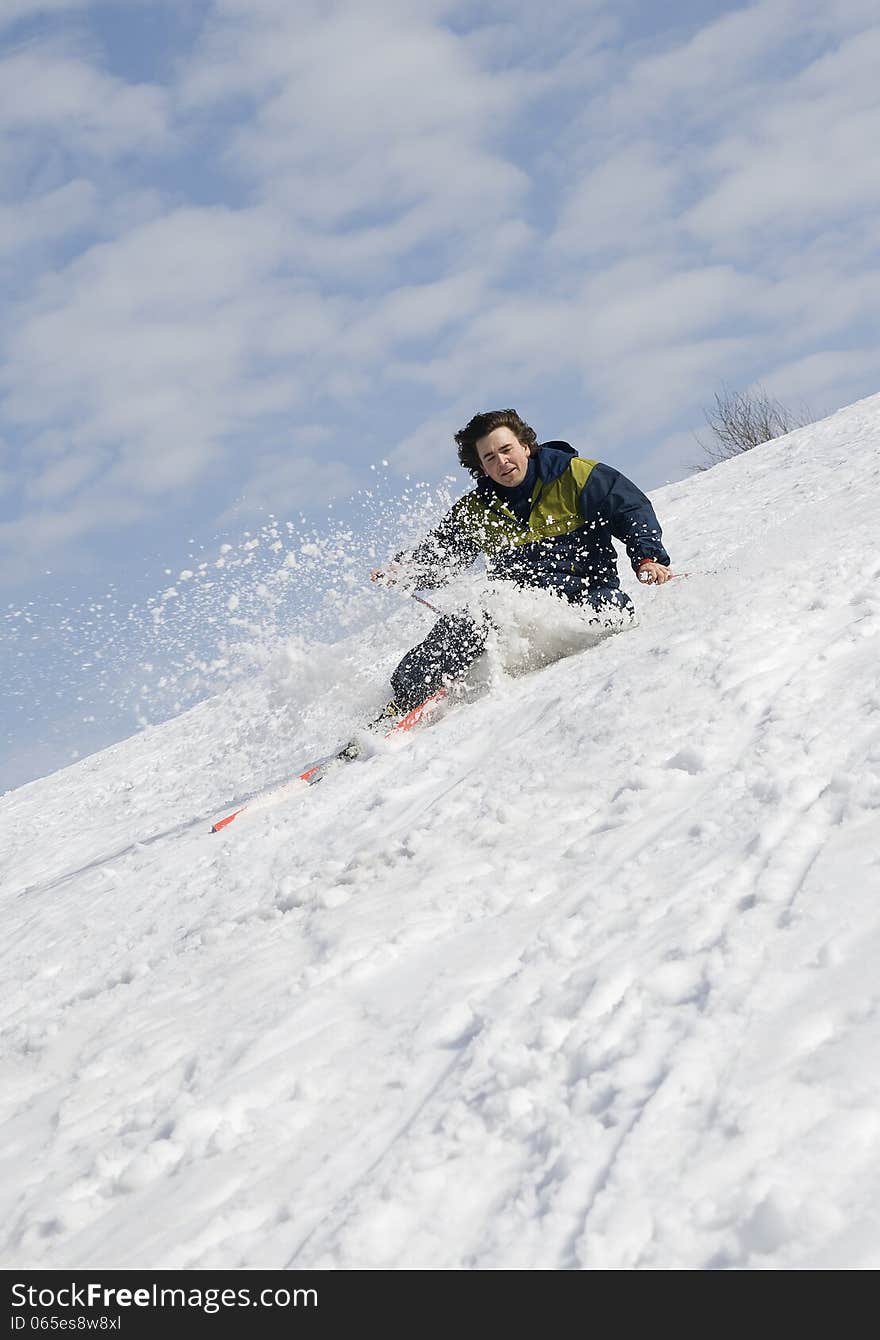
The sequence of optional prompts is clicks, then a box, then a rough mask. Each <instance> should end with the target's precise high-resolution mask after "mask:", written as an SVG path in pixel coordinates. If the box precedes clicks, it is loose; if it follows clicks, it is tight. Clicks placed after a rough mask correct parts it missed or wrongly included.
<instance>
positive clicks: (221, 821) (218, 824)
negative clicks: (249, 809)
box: [211, 810, 241, 833]
mask: <svg viewBox="0 0 880 1340" xmlns="http://www.w3.org/2000/svg"><path fill="white" fill-rule="evenodd" d="M239 814H241V810H236V811H235V812H234V813H233V814H227V816H226V818H225V819H218V820H217V822H216V823H215V824H212V826H211V832H212V833H219V832H220V830H221V828H225V827H226V825H227V824H231V823H232V820H233V819H235V818H236V817H237V816H238V815H239Z"/></svg>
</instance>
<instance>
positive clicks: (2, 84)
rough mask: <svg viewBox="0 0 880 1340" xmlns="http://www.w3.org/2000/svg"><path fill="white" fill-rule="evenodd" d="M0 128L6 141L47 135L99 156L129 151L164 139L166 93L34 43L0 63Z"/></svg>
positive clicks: (166, 108)
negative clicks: (130, 81) (12, 137)
mask: <svg viewBox="0 0 880 1340" xmlns="http://www.w3.org/2000/svg"><path fill="white" fill-rule="evenodd" d="M0 127H2V133H3V135H4V136H5V137H11V136H13V135H18V136H20V135H22V134H25V133H30V134H32V135H33V134H37V133H40V132H47V131H51V132H52V133H53V134H56V135H57V136H58V137H59V139H60V141H61V142H62V143H68V144H72V145H74V146H76V147H77V148H78V149H80V150H83V151H86V152H88V153H91V154H95V155H98V156H113V155H117V154H121V153H131V152H132V151H133V150H134V149H135V148H139V147H143V146H145V145H146V146H149V145H153V146H155V145H156V144H157V143H158V142H159V141H160V140H161V139H162V137H163V136H164V135H165V133H166V131H167V128H168V95H167V93H166V92H165V91H164V90H163V89H160V88H158V87H155V86H153V85H148V84H127V83H126V82H125V81H124V80H121V79H117V78H115V77H114V76H112V75H109V74H107V73H106V72H104V71H102V70H100V69H98V68H97V67H96V66H95V65H92V64H90V63H89V62H87V61H85V60H83V59H81V58H79V57H77V56H74V55H70V54H65V53H64V52H62V51H60V50H58V49H56V48H55V47H52V46H49V45H48V44H33V45H30V46H27V47H25V48H24V49H22V50H20V51H17V52H14V53H13V54H12V55H10V56H8V57H7V58H6V59H5V60H3V61H0Z"/></svg>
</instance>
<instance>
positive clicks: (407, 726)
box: [211, 689, 446, 833]
mask: <svg viewBox="0 0 880 1340" xmlns="http://www.w3.org/2000/svg"><path fill="white" fill-rule="evenodd" d="M445 697H446V689H438V690H437V692H436V693H432V694H431V696H430V698H426V699H425V701H424V702H423V703H419V705H418V707H414V708H413V709H412V711H411V712H407V713H406V715H405V716H403V717H401V718H400V720H399V721H396V722H395V723H394V725H393V726H392V727H391V729H390V730H388V731H386V732H385V737H386V739H387V738H388V737H389V736H391V735H397V734H398V733H399V732H400V731H408V730H412V728H413V727H414V726H417V725H418V724H419V722H421V721H424V720H426V718H427V717H429V716H432V715H433V714H434V712H435V711H436V710H437V708H438V707H439V705H440V703H442V701H443V699H444V698H445ZM354 757H356V755H352V756H351V758H352V759H353V758H354ZM346 761H349V760H346V758H345V751H344V750H339V751H337V752H336V753H334V754H328V755H327V756H326V757H325V758H319V759H318V760H317V761H316V762H315V763H310V764H309V766H308V767H307V768H306V769H305V770H304V771H303V772H300V773H297V775H296V776H295V777H292V778H291V779H290V781H288V782H282V783H281V785H280V786H273V787H270V788H269V789H268V790H267V791H258V792H257V794H256V795H255V796H252V797H251V798H250V799H249V800H247V801H246V802H245V803H244V804H243V805H239V807H238V809H237V810H233V811H232V813H231V814H227V815H226V817H225V818H224V819H218V820H217V822H216V823H215V824H214V825H213V827H212V828H211V832H212V833H219V832H220V830H221V829H222V828H226V826H227V825H228V824H231V823H232V821H233V819H237V818H238V816H239V815H240V814H243V813H244V812H245V810H260V809H262V808H263V806H264V805H267V806H268V805H271V804H274V802H275V801H276V800H281V799H282V798H283V797H284V796H285V795H286V794H287V793H288V791H290V790H292V789H293V787H295V786H296V785H297V783H298V782H305V783H306V784H307V785H308V786H314V784H315V783H316V782H319V781H320V780H321V778H322V777H323V776H324V774H325V773H326V772H327V771H328V770H329V769H330V768H331V767H332V766H333V765H334V764H335V763H340V762H346Z"/></svg>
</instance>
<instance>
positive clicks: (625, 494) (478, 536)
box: [395, 442, 670, 601]
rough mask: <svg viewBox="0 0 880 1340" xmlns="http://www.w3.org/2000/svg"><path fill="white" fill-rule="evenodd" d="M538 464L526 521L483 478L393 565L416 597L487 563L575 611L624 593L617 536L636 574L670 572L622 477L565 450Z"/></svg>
mask: <svg viewBox="0 0 880 1340" xmlns="http://www.w3.org/2000/svg"><path fill="white" fill-rule="evenodd" d="M534 460H535V465H536V470H535V476H536V478H535V483H534V486H533V489H532V494H531V498H530V500H529V509H528V516H527V519H526V520H524V521H523V520H520V519H518V518H517V516H516V515H515V514H514V512H513V511H511V510H510V508H509V507H508V506H506V505H505V502H504V498H503V494H504V493H505V490H504V489H503V488H502V487H500V486H498V487H496V485H494V484H493V482H492V480H490V479H489V478H488V476H486V475H483V476H481V478H480V479H479V481H478V483H477V486H476V488H475V489H472V490H471V492H470V493H466V494H465V496H464V497H463V498H459V500H458V502H457V503H455V504H454V506H453V507H452V508H451V509H450V511H449V512H447V514H446V516H445V517H444V518H443V520H442V521H441V522H440V524H439V525H438V526H437V527H435V529H434V530H433V531H431V533H430V534H429V535H428V536H427V537H426V538H425V539H424V540H423V541H422V543H421V544H419V545H417V546H416V547H415V548H414V549H410V550H406V551H404V552H403V553H401V554H398V555H397V556H396V559H395V561H396V562H399V563H401V564H402V565H403V566H404V568H405V569H406V570H407V575H408V576H410V577H411V578H412V580H414V581H415V583H416V585H417V587H418V588H420V589H423V590H430V589H432V588H434V587H438V586H442V585H444V583H445V582H447V581H449V580H450V579H451V578H452V577H453V576H454V575H455V574H456V573H457V572H460V571H461V570H462V569H463V568H466V567H467V566H468V565H469V564H470V563H472V562H473V561H474V559H475V558H476V557H477V555H478V554H480V553H482V554H484V555H485V556H486V566H487V570H488V573H489V575H490V576H491V577H496V578H501V579H505V580H508V581H514V582H517V583H518V584H519V585H521V586H543V587H549V588H551V589H553V590H556V591H558V592H559V594H560V595H563V596H565V597H566V598H567V599H568V600H573V601H577V600H580V599H583V598H584V597H586V596H587V595H589V594H590V593H591V592H595V591H599V590H603V589H605V590H607V589H608V588H612V589H616V588H618V587H619V586H620V579H619V577H618V574H617V555H616V553H615V551H614V545H613V544H612V542H611V540H612V536H613V537H614V538H615V539H616V540H619V541H620V542H621V543H622V544H624V545H625V546H626V552H627V554H628V555H629V559H630V562H631V563H632V566H633V570H634V571H638V567H639V564H640V563H641V562H642V561H643V560H644V559H646V558H650V559H655V560H656V561H657V562H658V563H663V564H667V565H668V564H669V561H670V560H669V555H668V554H667V552H666V550H665V549H664V548H663V543H662V538H661V530H660V524H659V522H658V521H657V517H656V515H655V513H654V509H653V507H652V506H651V503H650V502H649V500H648V498H646V497H645V495H644V493H642V491H641V489H638V488H636V486H635V484H633V482H632V481H631V480H629V479H627V478H626V476H625V475H622V474H620V473H619V472H618V471H617V470H613V469H612V468H611V467H610V466H608V465H603V464H602V463H601V462H600V461H590V460H586V459H585V458H583V457H581V456H578V454H577V452H576V451H575V450H574V448H573V447H570V446H569V445H568V443H567V442H548V443H545V444H544V445H542V446H540V447H539V448H538V452H537V456H536V457H535V458H534ZM517 510H521V509H519V508H518V509H517Z"/></svg>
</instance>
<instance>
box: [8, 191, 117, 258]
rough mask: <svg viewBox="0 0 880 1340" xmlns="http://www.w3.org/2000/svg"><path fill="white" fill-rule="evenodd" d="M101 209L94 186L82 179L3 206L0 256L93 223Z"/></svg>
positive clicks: (77, 230) (79, 229) (62, 235)
mask: <svg viewBox="0 0 880 1340" xmlns="http://www.w3.org/2000/svg"><path fill="white" fill-rule="evenodd" d="M97 208H98V200H97V192H96V190H95V187H94V185H93V184H92V183H91V182H89V181H84V180H82V179H78V180H76V181H69V182H66V183H65V185H64V186H59V187H58V188H57V190H54V191H46V192H44V193H43V194H42V195H39V196H36V197H33V198H31V199H27V200H24V201H21V202H19V203H18V204H17V205H15V206H13V205H0V258H4V257H8V256H10V255H11V254H12V253H13V252H16V251H22V250H24V249H25V248H26V247H33V246H37V245H39V244H40V243H42V242H46V241H50V240H52V239H56V238H59V237H64V236H65V235H66V234H68V233H73V232H79V231H81V230H83V229H84V228H86V227H87V226H89V225H93V224H94V223H95V220H96V213H97Z"/></svg>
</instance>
